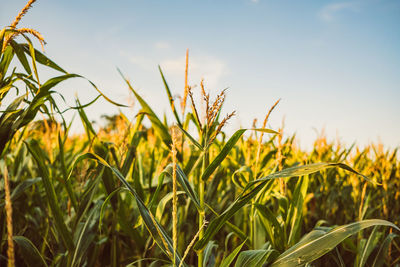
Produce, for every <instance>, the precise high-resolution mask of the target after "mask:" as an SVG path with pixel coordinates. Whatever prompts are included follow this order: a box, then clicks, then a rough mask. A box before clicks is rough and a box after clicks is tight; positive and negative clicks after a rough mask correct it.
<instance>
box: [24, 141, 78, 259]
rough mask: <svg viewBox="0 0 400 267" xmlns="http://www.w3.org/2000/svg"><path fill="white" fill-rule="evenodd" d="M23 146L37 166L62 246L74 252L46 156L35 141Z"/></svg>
mask: <svg viewBox="0 0 400 267" xmlns="http://www.w3.org/2000/svg"><path fill="white" fill-rule="evenodd" d="M25 144H26V145H27V147H28V150H29V152H30V153H31V154H32V156H33V158H34V159H35V161H36V163H37V165H38V170H39V174H40V176H41V177H42V181H43V185H44V188H45V191H46V195H47V201H48V204H49V206H50V209H51V212H52V214H53V217H54V220H55V226H56V229H57V232H58V233H59V235H60V236H61V239H62V240H63V243H64V245H65V246H66V247H67V249H68V250H69V251H71V252H72V251H73V250H74V243H73V241H72V238H71V236H72V235H71V232H70V231H69V230H68V227H67V225H66V224H65V221H64V217H63V214H64V213H63V212H62V211H61V208H60V207H61V206H60V205H59V203H58V198H57V195H56V192H55V190H54V187H53V184H52V180H51V179H50V175H49V171H48V168H47V166H46V163H45V162H44V160H45V158H46V156H45V155H44V152H43V151H42V149H41V148H40V147H39V143H38V142H37V141H36V140H31V141H30V142H29V143H25Z"/></svg>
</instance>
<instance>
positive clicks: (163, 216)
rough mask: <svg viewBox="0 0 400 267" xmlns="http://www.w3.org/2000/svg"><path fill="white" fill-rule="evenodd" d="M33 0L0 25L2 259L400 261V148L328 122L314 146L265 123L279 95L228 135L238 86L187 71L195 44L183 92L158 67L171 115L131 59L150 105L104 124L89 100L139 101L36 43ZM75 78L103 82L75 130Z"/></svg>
mask: <svg viewBox="0 0 400 267" xmlns="http://www.w3.org/2000/svg"><path fill="white" fill-rule="evenodd" d="M34 2H35V1H32V0H31V1H29V2H28V4H27V5H26V6H25V8H24V9H23V10H22V11H21V12H20V13H19V14H18V16H17V17H16V19H15V20H14V22H12V24H11V26H7V27H5V28H3V29H2V30H1V31H0V47H1V54H0V106H1V113H0V156H1V157H0V206H1V207H2V210H1V213H0V236H1V243H0V266H68V267H69V266H112V267H115V266H200V267H206V266H207V267H208V266H222V267H225V266H247V267H250V266H273V267H277V266H360V267H361V266H400V247H399V239H398V231H399V230H400V229H399V228H398V227H397V226H398V225H400V205H399V204H398V203H400V191H399V188H400V162H399V160H398V156H397V148H396V149H387V148H385V147H384V146H383V145H380V144H378V145H369V146H366V147H357V146H350V147H348V146H344V145H343V144H341V143H340V142H337V141H335V142H333V141H328V140H327V138H326V137H325V136H323V135H321V136H320V137H319V138H317V139H316V140H315V143H314V147H313V150H312V151H303V150H301V149H300V148H299V147H298V146H297V145H296V142H295V136H287V135H285V133H284V129H283V127H281V128H280V129H268V128H266V127H267V125H268V119H269V117H270V116H273V110H274V109H275V108H279V104H278V103H279V100H278V101H277V102H276V103H275V104H274V105H272V107H271V108H269V109H267V111H268V112H267V114H266V117H265V118H258V119H259V120H260V121H263V123H262V124H261V125H257V123H256V121H254V123H253V125H252V127H251V128H247V129H238V130H237V131H236V132H234V133H233V134H230V133H227V132H225V131H224V126H225V125H226V124H227V123H228V122H229V120H230V119H231V117H232V116H234V115H235V112H231V113H228V114H227V115H224V114H225V113H224V111H223V109H222V106H223V103H224V101H225V95H226V92H225V91H221V92H220V93H219V94H217V96H216V97H215V99H214V98H213V99H211V97H210V94H209V93H208V92H207V89H206V88H205V87H204V84H203V81H200V83H199V86H198V87H195V86H193V85H189V84H188V82H187V81H188V78H187V77H188V75H189V74H190V71H189V70H190V65H189V64H188V61H189V56H188V53H187V54H186V72H185V73H183V74H182V75H184V77H185V81H186V83H185V87H184V88H183V89H182V90H176V91H174V92H172V90H171V89H170V88H169V86H168V83H167V78H166V77H164V74H163V72H162V69H161V68H159V71H160V76H161V80H160V81H161V82H163V84H164V86H165V93H166V94H165V101H166V103H169V105H170V107H171V111H172V114H173V118H172V119H169V120H170V121H167V119H166V117H165V116H164V117H162V114H161V116H160V114H158V115H157V114H155V112H154V111H153V109H152V108H151V101H148V102H147V100H145V99H144V98H142V97H141V95H140V92H138V91H137V90H136V89H135V88H134V87H133V86H132V85H131V83H130V82H129V80H128V79H127V78H125V76H124V75H123V74H122V73H121V79H124V80H125V81H126V88H127V90H129V91H130V92H131V93H132V94H133V95H134V96H135V100H136V101H137V103H138V104H139V105H140V107H141V109H140V111H139V112H138V113H137V114H136V115H135V116H134V117H132V118H128V117H126V116H125V115H124V114H123V113H120V114H117V115H114V116H109V117H107V122H108V123H107V124H106V125H104V126H102V127H101V128H100V129H97V128H96V127H94V125H93V123H92V122H90V121H89V119H88V117H87V115H86V113H85V108H87V107H88V106H90V105H91V104H92V103H94V102H95V101H96V100H97V99H98V98H104V99H106V100H107V101H109V102H111V103H113V104H114V105H116V106H120V107H123V106H125V105H124V104H123V103H122V104H121V103H116V102H114V101H112V100H111V99H112V96H106V95H104V94H103V93H102V92H101V90H100V89H99V88H98V87H97V86H96V85H95V84H94V83H93V82H91V81H87V80H86V79H85V78H84V77H82V76H80V75H78V74H73V73H69V72H67V71H66V70H64V69H63V68H62V67H60V66H59V65H57V64H56V63H55V62H53V61H52V60H51V59H49V58H48V57H47V55H45V54H44V53H42V52H41V51H40V49H37V48H35V46H34V42H36V41H39V43H40V44H42V45H43V44H44V38H43V37H42V35H41V34H40V33H39V32H37V31H36V30H33V29H30V28H18V23H19V21H20V20H21V18H22V17H23V16H24V15H25V13H27V11H28V9H29V8H30V7H31V6H32V4H33V3H34ZM32 40H33V41H32ZM39 65H40V66H41V68H48V69H51V70H52V71H53V72H54V73H57V74H56V75H55V76H54V77H52V78H50V79H48V80H47V81H43V80H42V79H40V78H41V76H40V74H39V71H38V66H39ZM72 78H78V79H81V80H82V81H83V82H89V83H90V84H91V85H92V86H93V90H95V91H97V92H98V97H97V98H95V99H94V100H93V101H92V102H90V103H85V104H82V103H81V102H80V101H79V99H76V102H75V103H74V104H73V105H72V106H71V107H70V108H69V110H72V112H75V113H76V114H77V116H78V117H79V118H80V119H81V123H82V125H83V128H84V130H85V131H84V132H83V133H82V134H75V135H73V134H71V133H70V129H71V122H69V121H66V120H65V119H64V116H63V114H64V112H65V111H66V110H61V109H60V108H59V105H58V102H57V101H56V100H55V95H57V96H59V95H61V94H62V93H61V92H58V91H57V86H58V85H59V84H60V83H63V82H64V81H66V80H68V79H72ZM195 90H198V92H199V93H200V95H201V98H200V99H195V97H194V93H193V92H194V91H195ZM178 93H181V97H180V98H176V97H173V96H174V95H176V94H178ZM61 96H62V95H61ZM272 103H273V102H272ZM40 118H41V119H40ZM160 118H162V119H160ZM249 124H251V123H249ZM245 132H247V134H246V135H245Z"/></svg>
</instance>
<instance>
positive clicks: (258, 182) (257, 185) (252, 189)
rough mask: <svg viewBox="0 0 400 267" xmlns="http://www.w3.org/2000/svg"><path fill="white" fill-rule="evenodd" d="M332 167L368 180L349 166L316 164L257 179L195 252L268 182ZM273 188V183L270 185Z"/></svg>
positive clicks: (212, 226) (212, 225)
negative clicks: (348, 171)
mask: <svg viewBox="0 0 400 267" xmlns="http://www.w3.org/2000/svg"><path fill="white" fill-rule="evenodd" d="M331 167H339V168H343V169H346V170H350V171H351V172H353V173H356V174H358V175H360V176H362V177H364V178H365V179H368V178H367V177H365V176H364V175H362V174H360V173H358V172H356V171H355V170H353V169H352V168H350V167H349V166H347V165H345V164H343V163H315V164H310V165H305V166H298V167H292V168H288V169H284V170H282V171H279V172H275V173H273V174H270V175H268V176H266V177H264V178H260V179H257V180H255V181H252V182H250V183H248V184H247V186H246V188H245V189H244V190H243V192H242V193H241V194H240V195H239V197H238V198H237V199H236V200H235V201H234V202H233V203H232V204H231V205H230V206H229V207H228V208H227V209H226V210H225V211H224V212H223V213H222V214H221V215H220V216H218V217H217V218H215V219H213V220H212V221H211V222H210V224H209V226H208V227H207V229H206V231H205V234H204V236H203V238H202V239H200V240H198V241H197V242H196V244H195V245H194V249H195V250H201V249H203V248H204V246H205V245H206V244H207V243H208V241H209V240H211V238H212V237H213V236H214V235H215V234H216V233H217V232H218V231H219V229H221V227H222V226H223V225H224V224H225V222H226V221H227V220H229V219H230V218H231V217H232V216H233V215H234V214H235V213H236V212H237V211H238V210H240V209H241V208H242V207H243V206H244V205H246V204H247V203H248V202H249V201H250V200H251V199H253V198H254V197H255V196H256V195H257V193H258V192H260V191H261V190H262V189H263V188H264V187H266V186H267V185H268V182H271V181H272V180H273V179H277V178H286V177H293V176H303V175H307V174H311V173H314V172H318V171H320V170H323V169H326V168H331ZM269 186H271V183H269Z"/></svg>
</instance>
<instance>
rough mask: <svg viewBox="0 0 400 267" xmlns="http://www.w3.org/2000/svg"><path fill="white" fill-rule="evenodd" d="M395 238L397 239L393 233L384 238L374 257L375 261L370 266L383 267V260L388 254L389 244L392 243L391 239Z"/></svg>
mask: <svg viewBox="0 0 400 267" xmlns="http://www.w3.org/2000/svg"><path fill="white" fill-rule="evenodd" d="M396 237H398V235H397V234H394V233H390V234H388V236H387V237H386V238H385V240H384V241H383V243H382V245H381V246H380V248H379V251H378V253H377V254H376V257H375V260H374V263H373V264H372V266H374V267H381V266H383V264H384V262H385V258H386V257H387V255H388V254H389V253H388V252H389V247H390V243H392V241H393V239H394V238H396Z"/></svg>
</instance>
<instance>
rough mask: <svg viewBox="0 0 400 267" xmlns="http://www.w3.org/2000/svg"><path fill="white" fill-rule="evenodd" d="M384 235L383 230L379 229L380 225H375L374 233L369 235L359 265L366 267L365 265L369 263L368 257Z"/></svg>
mask: <svg viewBox="0 0 400 267" xmlns="http://www.w3.org/2000/svg"><path fill="white" fill-rule="evenodd" d="M381 236H382V232H379V231H378V226H375V227H374V230H372V233H371V234H370V235H369V238H368V241H367V243H366V244H365V246H364V248H363V251H362V253H361V256H360V259H359V264H358V266H359V267H364V265H365V264H366V263H367V260H368V257H369V255H370V254H371V252H372V251H373V250H374V248H375V247H376V245H377V244H378V242H379V239H380V237H381Z"/></svg>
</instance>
